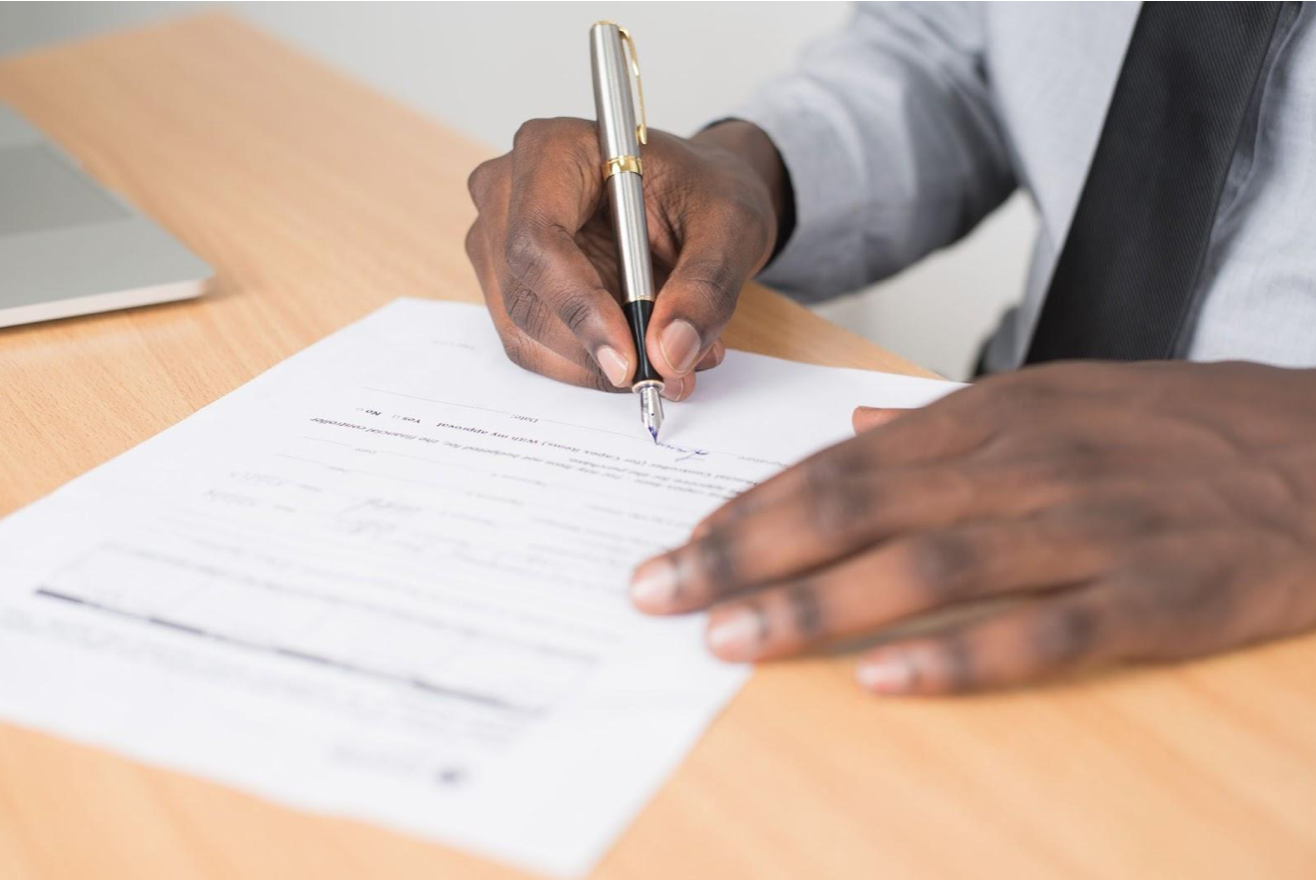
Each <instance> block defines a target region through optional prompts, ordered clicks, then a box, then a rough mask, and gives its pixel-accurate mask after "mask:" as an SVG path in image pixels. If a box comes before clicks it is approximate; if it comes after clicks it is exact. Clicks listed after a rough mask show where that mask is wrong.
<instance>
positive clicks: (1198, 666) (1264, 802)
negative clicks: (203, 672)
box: [0, 16, 1316, 880]
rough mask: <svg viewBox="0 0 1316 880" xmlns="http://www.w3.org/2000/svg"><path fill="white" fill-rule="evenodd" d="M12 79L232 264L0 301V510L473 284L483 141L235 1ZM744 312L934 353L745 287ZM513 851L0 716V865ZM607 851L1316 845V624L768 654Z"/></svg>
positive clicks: (1267, 863)
mask: <svg viewBox="0 0 1316 880" xmlns="http://www.w3.org/2000/svg"><path fill="white" fill-rule="evenodd" d="M443 87H445V86H444V85H443V84H440V83H436V84H435V88H443ZM0 100H5V101H8V102H10V103H11V104H13V105H14V106H15V107H17V108H18V109H19V110H20V111H21V112H22V113H24V114H25V115H27V116H28V117H29V118H30V119H32V120H33V121H34V122H35V123H37V124H38V125H39V126H41V127H42V128H44V129H45V130H46V131H47V132H49V133H50V134H51V135H53V136H54V137H55V138H56V139H57V140H58V141H59V142H60V143H61V144H62V145H63V146H64V147H65V148H66V149H68V150H69V151H70V152H71V153H73V154H74V155H75V156H77V157H78V158H79V159H80V160H82V161H83V162H84V163H85V165H86V167H87V168H88V169H89V170H90V171H91V173H92V174H94V175H95V176H96V177H98V178H99V179H100V180H102V181H103V182H105V183H106V184H108V185H110V186H111V187H113V188H115V189H116V190H118V191H119V192H120V193H122V194H124V195H125V196H127V197H128V198H129V199H131V200H132V201H133V202H135V203H136V204H137V205H138V206H139V207H141V208H142V209H144V210H145V211H147V212H148V213H149V214H151V215H152V216H153V217H155V218H156V219H157V220H158V221H160V222H161V223H163V224H164V226H165V227H166V228H168V229H169V230H171V231H172V232H173V233H174V234H175V235H177V236H178V237H179V238H181V239H182V240H183V241H185V242H187V243H188V244H189V245H190V246H191V247H192V248H193V249H195V250H196V251H197V252H198V253H199V254H200V255H201V256H202V257H203V258H205V259H206V260H207V261H209V262H210V263H211V264H212V265H214V266H216V267H217V268H218V281H217V284H216V285H215V289H214V292H213V293H212V294H211V295H209V296H208V297H206V298H205V299H203V300H201V301H198V302H193V303H185V304H179V305H169V306H160V307H155V308H149V309H142V310H137V311H132V312H123V313H118V314H110V315H101V316H96V317H89V318H81V319H74V320H68V321H62V322H57V323H51V324H47V325H42V326H32V327H25V328H15V329H10V330H3V331H0V514H4V513H8V512H9V511H12V510H14V509H16V508H17V507H19V506H21V505H23V504H26V503H28V502H30V501H33V500H35V499H37V498H39V497H41V496H42V495H44V494H46V493H47V492H50V491H51V490H52V489H54V488H56V487H57V486H59V485H61V484H62V483H64V482H66V481H67V480H70V479H72V478H73V477H76V476H77V475H79V474H81V473H83V472H85V471H86V470H88V469H89V468H92V467H94V466H95V465H97V464H100V463H101V462H103V461H105V460H106V459H108V458H110V457H112V456H114V455H116V454H118V453H120V452H122V451H124V450H126V449H128V448H129V447H131V446H133V445H134V444H136V443H138V442H140V441H142V440H144V439H146V438H147V437H149V436H151V435H152V434H154V433H156V432H157V431H160V430H162V429H164V428H167V427H168V426H170V425H172V424H174V423H175V422H177V421H179V420H180V419H182V418H184V417H185V416H187V415H189V414H190V413H192V412H193V411H195V410H196V409H197V408H199V407H200V406H202V405H204V404H206V403H208V402H209V401H211V400H214V399H215V398H217V397H219V396H220V395H222V394H224V393H226V392H228V391H230V390H232V389H233V388H235V387H237V386H238V385H240V384H242V383H243V382H245V381H246V380H248V379H250V378H251V377H252V376H254V375H255V374H257V373H258V372H260V371H262V370H264V369H266V368H268V367H270V366H272V365H274V364H275V363H277V362H278V361H280V360H281V359H283V358H285V357H287V356H288V355H290V354H292V353H293V352H295V351H297V350H299V349H301V348H303V347H304V346H306V345H307V344H308V343H310V342H312V341H314V340H316V339H318V338H320V337H322V336H324V335H325V334H327V333H330V332H332V331H333V330H336V329H337V328H339V327H342V326H343V325H344V324H346V323H348V322H350V321H352V320H354V319H356V318H359V317H360V316H362V315H364V314H365V313H367V312H369V311H371V310H372V309H374V308H376V307H377V306H379V305H381V304H383V303H385V302H387V301H389V300H391V299H393V298H394V297H397V296H422V297H437V298H452V299H461V300H471V301H478V299H479V292H478V288H477V285H476V281H475V278H474V276H473V274H472V272H471V270H470V268H469V267H468V265H467V262H466V258H465V255H464V253H463V250H462V239H463V235H464V233H465V230H466V228H467V226H468V224H469V223H470V221H471V219H472V216H473V209H472V208H471V206H470V204H469V200H468V198H467V196H466V191H465V179H466V175H467V173H468V172H469V171H470V169H471V168H472V167H474V165H475V164H476V163H477V162H478V161H480V160H482V159H484V158H486V157H487V156H488V155H489V154H490V151H489V150H488V149H487V148H485V147H482V146H480V145H478V144H474V143H471V142H470V141H467V140H464V139H462V138H460V137H458V136H456V135H454V134H453V133H451V132H449V131H446V130H444V129H443V128H441V127H439V126H437V125H435V124H434V123H433V122H430V121H428V120H427V119H425V118H423V117H421V116H420V115H418V114H416V113H413V112H410V111H408V110H406V109H404V108H402V107H400V106H398V105H397V104H394V103H392V102H390V101H388V100H386V99H384V98H382V97H380V96H379V95H378V94H376V93H374V92H372V91H370V90H369V89H366V88H364V87H362V86H360V85H358V84H356V83H354V82H352V81H350V80H348V79H346V78H344V77H343V76H341V75H339V74H337V73H335V72H334V71H332V70H331V69H328V68H326V67H325V66H323V65H322V64H320V63H317V62H315V61H312V60H309V59H308V58H306V57H304V56H302V55H299V54H297V53H295V52H293V51H291V50H290V49H288V48H287V47H285V46H283V45H281V44H279V43H278V42H275V41H274V40H272V39H270V38H268V37H266V36H263V35H262V34H260V33H258V32H256V31H254V30H252V29H251V28H249V27H248V26H246V25H244V24H242V23H240V22H238V21H236V20H233V19H230V18H225V17H214V16H206V17H200V18H193V19H186V20H181V21H176V22H171V23H168V24H165V25H162V26H158V27H152V28H147V29H143V30H138V31H133V32H128V33H122V34H116V35H110V36H107V37H103V38H99V39H95V40H91V41H88V42H83V43H78V44H71V45H67V46H60V47H56V48H53V49H48V50H43V51H39V52H34V53H31V54H28V55H24V56H21V57H17V58H14V59H11V60H8V61H5V62H2V63H0ZM727 341H728V342H729V344H731V345H732V346H734V347H739V348H746V349H750V350H754V351H761V352H765V353H768V354H773V355H778V356H783V357H788V358H794V359H798V360H805V361H812V362H816V363H823V364H835V365H845V366H860V367H870V368H876V369H887V370H893V371H899V372H918V370H917V368H916V367H913V366H912V365H910V364H908V363H906V362H904V361H902V360H900V359H899V358H896V357H894V356H893V355H890V354H887V353H884V352H882V351H880V350H878V349H877V348H875V347H874V346H872V345H870V344H868V343H867V342H865V341H863V340H861V339H859V338H858V337H856V336H854V335H852V334H850V333H847V332H845V331H844V330H841V329H839V328H837V327H834V326H832V325H830V324H828V323H827V322H825V321H824V320H822V319H820V318H818V317H816V316H814V315H812V314H811V313H809V312H808V311H806V310H804V309H802V308H800V307H798V306H796V305H793V304H791V303H789V302H787V301H786V300H784V299H782V298H781V297H779V296H777V295H775V294H772V293H769V292H767V291H765V290H762V289H759V288H753V289H751V290H749V291H747V294H746V297H745V299H744V301H743V303H742V305H741V306H740V309H739V311H738V313H737V315H736V319H735V321H734V322H733V323H732V326H731V328H730V330H729V332H728V334H727ZM3 566H4V562H3V560H0V578H3V576H4V567H3ZM40 674H41V673H40V670H15V669H8V670H0V679H3V678H4V677H5V676H10V675H36V676H39V675H40ZM519 876H523V875H521V874H519V873H517V872H514V871H511V870H508V869H506V868H502V867H499V866H496V865H492V864H490V863H487V862H483V861H481V860H478V859H476V858H473V857H471V856H467V855H463V854H461V853H458V852H454V851H452V850H448V849H445V848H442V847H439V846H435V845H432V844H429V843H425V842H422V841H417V840H414V839H410V838H407V837H404V836H401V835H397V834H394V833H391V832H388V831H384V830H381V829H378V828H374V827H371V826H367V825H364V824H360V823H355V822H350V821H345V820H340V819H332V818H324V817H317V816H311V815H306V814H302V813H298V812H294V811H291V810H288V809H285V808H282V807H279V806H275V805H272V804H270V803H267V802H265V801H262V800H260V799H258V798H256V797H253V796H250V795H247V794H243V793H239V792H235V791H232V790H229V789H226V788H223V787H220V786H217V785H214V784H211V783H208V782H205V781H201V780H198V779H195V778H191V777H187V776H183V775H180V774H176V773H172V772H166V771H162V770H158V769H153V768H150V767H146V766H143V765H140V764H137V763H134V762H131V761H128V760H125V759H123V758H119V757H116V756H113V755H110V754H107V753H104V752H101V751H98V750H95V749H91V748H87V747H83V746H79V745H75V744H72V743H69V742H66V741H63V740H59V739H55V738H52V737H48V736H45V735H42V734H40V733H36V732H32V731H27V730H21V729H18V728H15V727H9V726H2V725H0V878H4V880H193V878H196V880H203V878H204V880H229V878H232V880H239V878H240V880H292V878H315V880H348V878H352V880H357V878H366V877H370V878H374V877H379V878H389V880H410V878H445V880H468V878H511V877H519ZM597 877H600V878H617V880H642V878H654V880H657V878H682V880H684V878H718V880H778V878H780V880H787V878H790V880H829V878H847V880H848V878H856V880H857V878H982V877H1002V878H1015V880H1018V878H1135V877H1148V878H1214V877H1220V878H1225V877H1228V878H1241V877H1246V878H1263V877H1264V878H1288V877H1293V878H1297V877H1304V878H1310V877H1316V639H1313V638H1310V637H1309V638H1303V639H1296V640H1292V641H1289V642H1286V643H1283V644H1278V645H1271V646H1268V647H1264V648H1260V649H1255V650H1251V651H1247V652H1245V653H1241V654H1236V655H1233V656H1228V657H1224V658H1218V659H1214V660H1209V661H1205V662H1199V663H1194V664H1191V665H1186V666H1180V667H1174V668H1163V669H1143V670H1137V671H1122V672H1116V673H1112V674H1106V675H1101V676H1095V677H1090V678H1086V679H1083V680H1081V681H1071V682H1067V683H1063V684H1058V685H1053V686H1049V687H1047V688H1044V689H1040V690H1027V691H1020V692H1014V693H1009V694H1003V695H994V696H988V697H977V698H970V699H944V700H930V701H898V700H891V701H879V700H875V699H870V698H866V697H864V696H863V695H861V693H860V692H859V691H858V690H857V689H856V688H855V687H854V686H853V684H852V683H851V664H850V663H849V662H847V660H846V659H845V658H843V657H839V658H838V657H820V658H815V659H810V660H805V661H801V662H792V663H782V664H777V665H772V666H768V667H765V668H762V669H761V670H760V671H759V672H758V673H757V674H756V675H755V676H754V678H753V680H752V681H751V683H750V684H749V686H748V687H747V688H746V689H745V690H744V692H743V693H742V694H741V695H740V696H738V697H737V698H736V699H735V701H734V702H733V703H732V705H731V707H730V709H729V710H728V711H727V712H725V713H724V714H723V716H722V717H721V718H720V719H719V720H718V721H717V722H716V723H715V724H714V725H713V727H712V729H711V730H710V731H709V733H708V735H707V736H706V737H705V738H704V739H703V740H702V742H701V743H700V744H699V745H698V747H697V748H696V749H695V750H694V752H693V753H692V754H691V756H690V757H689V759H688V760H687V761H686V762H685V763H684V764H683V765H682V767H681V768H680V770H679V771H678V772H677V773H676V775H675V776H674V777H673V778H672V779H671V780H670V782H669V783H668V784H667V785H666V787H665V788H664V789H663V790H662V792H661V793H660V794H659V796H658V797H657V798H656V800H654V801H653V803H652V804H650V805H649V807H648V808H647V809H645V810H644V812H643V813H642V814H641V815H640V817H639V819H638V821H636V822H635V824H634V825H633V826H632V827H631V828H630V829H629V830H628V831H627V832H626V833H625V834H624V835H623V836H622V838H621V840H620V842H619V844H618V845H617V846H616V848H615V849H614V850H613V851H612V852H611V853H610V854H609V855H608V856H607V857H606V858H605V860H604V861H603V862H602V864H601V865H600V867H599V868H598V870H597Z"/></svg>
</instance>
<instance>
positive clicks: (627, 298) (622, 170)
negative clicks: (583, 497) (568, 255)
mask: <svg viewBox="0 0 1316 880" xmlns="http://www.w3.org/2000/svg"><path fill="white" fill-rule="evenodd" d="M624 37H625V38H626V39H629V35H627V34H625V32H624V31H623V30H622V29H621V28H619V27H618V26H617V25H615V24H613V23H612V22H606V21H601V22H597V23H596V24H595V25H594V26H593V27H592V28H590V65H591V68H592V71H593V78H594V108H595V111H596V114H597V120H598V130H599V152H600V154H601V158H602V166H601V167H600V169H599V173H600V174H602V175H604V177H605V181H604V183H605V188H606V190H607V193H608V203H609V205H610V210H611V214H612V226H613V233H614V235H615V237H616V242H617V274H618V279H619V283H620V284H621V294H622V300H623V308H624V309H625V311H626V317H627V321H628V322H629V324H630V327H631V334H632V337H633V341H634V342H635V348H636V357H637V362H636V370H635V378H634V380H633V383H632V385H631V387H632V389H633V390H634V391H636V392H637V393H638V394H639V395H640V417H641V419H642V421H643V422H644V425H645V427H646V428H648V429H649V433H650V435H651V436H652V437H653V439H654V441H655V442H656V441H657V439H658V428H659V427H660V426H661V425H662V418H663V411H662V401H661V398H660V396H659V393H660V392H661V391H662V388H663V384H662V376H661V375H660V374H659V373H658V371H657V370H655V369H654V368H653V365H652V364H651V363H650V362H649V357H648V352H647V350H646V348H645V335H646V333H647V330H648V325H649V316H650V314H651V313H652V311H653V300H654V283H653V261H652V258H651V257H650V253H649V230H648V223H647V220H646V215H645V209H644V178H643V163H642V161H641V159H640V127H639V126H638V125H637V122H636V115H635V103H634V100H633V97H632V92H631V76H630V70H629V68H628V65H627V58H626V52H625V48H624V47H623V45H622V41H623V38H624ZM631 48H632V56H631V57H632V63H633V59H634V54H633V50H634V45H633V44H632V46H631ZM637 72H638V70H637Z"/></svg>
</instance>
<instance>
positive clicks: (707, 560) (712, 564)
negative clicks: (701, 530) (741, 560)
mask: <svg viewBox="0 0 1316 880" xmlns="http://www.w3.org/2000/svg"><path fill="white" fill-rule="evenodd" d="M692 549H693V551H694V553H693V559H692V560H691V561H692V562H693V567H694V568H695V570H696V571H697V572H698V574H699V577H700V578H702V579H703V580H704V581H705V583H706V584H707V588H708V593H709V594H710V595H712V596H721V595H725V594H727V593H730V592H734V591H735V590H736V589H738V588H739V586H740V574H739V571H740V566H739V565H738V564H737V561H736V541H735V539H734V537H733V536H732V533H731V532H730V531H728V530H727V529H721V528H714V529H712V530H711V531H709V533H708V534H707V535H705V536H704V537H703V538H701V539H700V540H699V541H698V542H696V543H695V544H694V546H693V548H692Z"/></svg>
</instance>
